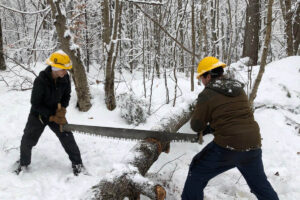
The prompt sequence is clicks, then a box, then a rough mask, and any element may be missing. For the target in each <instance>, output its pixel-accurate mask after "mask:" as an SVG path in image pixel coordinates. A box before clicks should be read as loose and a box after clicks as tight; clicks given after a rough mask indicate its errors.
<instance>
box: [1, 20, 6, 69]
mask: <svg viewBox="0 0 300 200" xmlns="http://www.w3.org/2000/svg"><path fill="white" fill-rule="evenodd" d="M1 24H2V22H1V18H0V70H6V64H5V59H4V55H3V34H2V25H1Z"/></svg>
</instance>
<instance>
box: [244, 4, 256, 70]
mask: <svg viewBox="0 0 300 200" xmlns="http://www.w3.org/2000/svg"><path fill="white" fill-rule="evenodd" d="M248 2H249V4H248V5H247V9H246V28H245V37H244V38H245V39H244V46H243V57H250V59H251V61H252V65H256V64H257V59H258V49H259V29H260V28H259V20H260V12H259V3H260V0H251V1H248Z"/></svg>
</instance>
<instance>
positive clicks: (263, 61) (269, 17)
mask: <svg viewBox="0 0 300 200" xmlns="http://www.w3.org/2000/svg"><path fill="white" fill-rule="evenodd" d="M272 6H273V0H269V2H268V14H267V30H266V36H265V41H264V46H263V52H262V56H261V64H260V68H259V72H258V75H257V77H256V79H255V82H254V86H253V89H252V91H251V94H250V97H249V101H250V104H251V106H252V107H253V102H254V99H255V97H256V94H257V90H258V87H259V85H260V82H261V79H262V76H263V75H264V72H265V67H266V63H267V56H268V49H269V45H270V41H271V32H272Z"/></svg>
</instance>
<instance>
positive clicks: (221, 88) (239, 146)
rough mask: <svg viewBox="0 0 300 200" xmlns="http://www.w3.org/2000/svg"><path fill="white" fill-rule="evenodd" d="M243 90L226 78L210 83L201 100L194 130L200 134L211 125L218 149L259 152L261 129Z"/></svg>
mask: <svg viewBox="0 0 300 200" xmlns="http://www.w3.org/2000/svg"><path fill="white" fill-rule="evenodd" d="M243 87H244V85H243V84H242V83H240V82H239V81H236V80H232V79H225V78H220V79H216V80H212V81H211V82H210V83H208V84H207V86H206V87H205V89H204V90H203V91H202V92H201V93H200V94H199V96H198V102H197V105H196V108H195V111H194V113H193V115H192V119H191V128H192V129H193V130H194V131H196V132H200V131H203V130H204V129H205V127H206V124H207V123H208V122H209V123H210V126H211V127H212V128H213V129H214V130H215V132H214V136H215V138H214V142H215V143H217V144H218V145H220V146H222V147H225V148H231V149H235V150H242V151H244V150H248V149H257V148H260V147H261V136H260V132H259V126H258V124H257V122H256V121H255V120H254V117H253V112H252V110H251V108H250V105H249V101H248V98H247V95H246V94H245V92H244V90H243Z"/></svg>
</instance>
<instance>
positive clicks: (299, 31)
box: [293, 1, 300, 55]
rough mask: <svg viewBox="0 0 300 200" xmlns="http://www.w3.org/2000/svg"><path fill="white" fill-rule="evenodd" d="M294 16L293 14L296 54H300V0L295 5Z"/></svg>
mask: <svg viewBox="0 0 300 200" xmlns="http://www.w3.org/2000/svg"><path fill="white" fill-rule="evenodd" d="M294 8H295V10H294V16H293V37H294V42H293V43H294V55H299V54H300V53H298V50H299V45H300V2H299V1H297V2H296V3H295V6H294Z"/></svg>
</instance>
